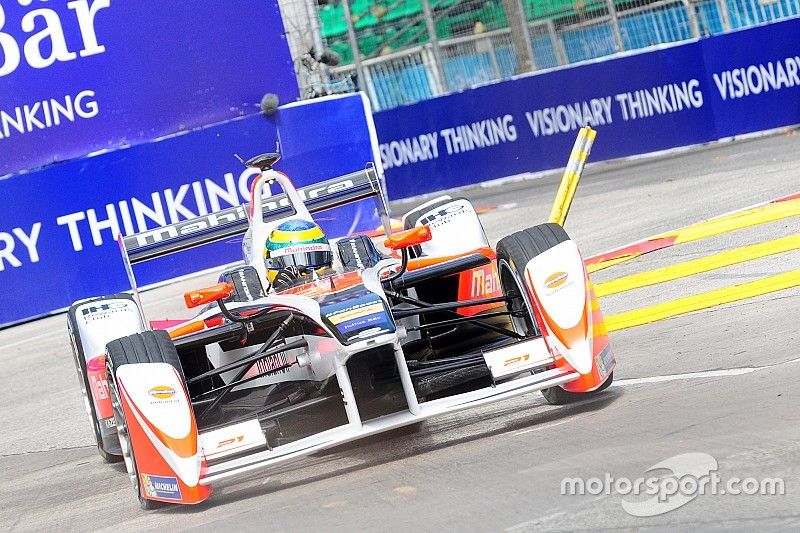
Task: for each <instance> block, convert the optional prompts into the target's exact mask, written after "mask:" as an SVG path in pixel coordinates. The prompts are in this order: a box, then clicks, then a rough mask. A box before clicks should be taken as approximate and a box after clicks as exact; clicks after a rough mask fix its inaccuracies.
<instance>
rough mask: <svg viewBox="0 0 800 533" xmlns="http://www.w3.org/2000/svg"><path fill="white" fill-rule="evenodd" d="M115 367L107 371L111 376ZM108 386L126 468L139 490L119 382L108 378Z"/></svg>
mask: <svg viewBox="0 0 800 533" xmlns="http://www.w3.org/2000/svg"><path fill="white" fill-rule="evenodd" d="M112 372H113V369H111V368H108V369H107V373H108V375H109V376H112V375H113V373H112ZM108 388H109V389H110V391H111V407H112V409H113V410H114V420H115V421H116V423H117V436H118V437H119V446H120V449H121V450H122V459H123V460H124V461H125V469H126V470H127V471H128V477H129V478H130V481H131V485H133V488H134V489H135V490H136V492H137V493H138V492H139V475H138V473H137V472H136V460H135V459H134V457H133V449H132V448H131V438H130V433H129V432H128V425H127V423H126V420H125V414H124V413H123V410H122V402H121V401H120V398H119V391H118V390H117V384H116V382H115V381H114V380H112V379H109V380H108Z"/></svg>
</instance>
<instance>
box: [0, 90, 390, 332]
mask: <svg viewBox="0 0 800 533" xmlns="http://www.w3.org/2000/svg"><path fill="white" fill-rule="evenodd" d="M342 109H344V110H345V113H344V114H343V113H342V112H340V111H341V110H342ZM284 112H285V113H286V114H287V115H288V118H292V117H296V118H297V119H298V120H287V117H283V114H284ZM365 113H366V109H365V107H364V100H363V99H362V96H361V95H349V96H347V97H340V98H335V99H330V100H312V101H309V102H304V103H303V104H300V105H293V106H290V107H289V108H288V109H286V110H285V111H284V110H279V111H278V113H277V115H276V118H277V119H278V120H277V122H283V123H285V124H284V125H281V126H279V129H280V132H281V138H282V141H283V142H282V144H283V148H284V150H285V152H286V154H287V157H286V159H285V160H283V161H281V162H279V163H278V164H277V165H276V168H277V169H278V170H281V171H284V172H286V173H287V174H288V175H289V176H290V177H291V178H292V180H293V182H294V183H295V185H296V186H297V187H302V186H305V185H310V184H312V183H317V182H320V181H324V180H326V179H330V178H333V177H336V176H340V175H343V174H347V173H350V172H353V171H356V170H361V169H363V168H364V166H365V165H366V163H367V162H369V161H371V160H372V157H373V150H374V149H373V145H372V144H371V140H370V139H371V138H372V136H371V135H370V132H369V126H370V124H371V120H370V118H369V116H368V115H366V114H365ZM300 119H302V120H300ZM343 123H346V124H348V127H347V128H341V127H340V126H341V124H343ZM300 130H305V131H307V132H308V131H312V132H314V133H313V135H311V134H306V136H305V137H303V136H302V135H301V133H300ZM331 135H333V136H334V137H333V138H331ZM277 139H278V131H276V124H275V121H272V120H268V119H267V118H265V117H264V116H262V115H257V116H252V117H246V118H242V119H237V120H234V121H231V122H228V123H225V124H220V125H216V126H211V127H207V128H203V129H200V130H196V131H192V132H189V133H186V134H183V135H177V136H174V137H169V138H165V139H162V140H160V141H154V142H149V143H144V144H140V145H138V146H133V147H131V148H127V149H122V150H116V151H113V152H108V153H104V154H100V155H97V156H94V157H87V158H81V159H75V160H72V161H69V162H66V163H62V164H58V165H52V166H49V167H47V168H44V169H42V170H40V171H37V172H32V173H29V174H20V175H16V176H13V177H10V178H6V179H1V180H0V286H2V287H3V291H2V296H0V325H2V324H8V323H11V322H16V321H19V320H23V319H25V318H29V317H33V316H38V315H42V314H47V313H49V312H51V311H53V310H55V309H59V308H64V307H66V306H69V305H70V304H71V303H72V302H73V301H74V300H77V299H79V298H85V297H88V296H95V295H103V294H112V293H114V292H117V291H122V290H126V289H128V288H129V286H128V281H127V277H126V275H125V271H124V268H123V263H122V259H121V257H120V252H119V249H118V247H117V243H116V241H115V238H116V235H117V234H119V233H123V234H125V235H130V234H132V233H136V232H140V231H143V230H146V229H152V228H156V227H159V226H164V225H167V224H172V223H175V222H178V221H182V220H187V219H190V218H193V217H196V216H198V215H205V214H208V213H211V212H214V211H219V210H220V209H224V208H227V207H230V206H236V205H240V204H241V203H243V202H247V201H249V199H250V192H249V185H250V184H251V183H252V178H253V177H254V175H255V174H256V173H257V171H255V170H253V169H248V168H245V167H244V166H243V165H241V164H240V163H239V162H238V161H237V159H236V158H235V154H239V155H241V156H242V157H245V158H246V157H250V156H253V155H256V154H259V153H263V152H269V151H274V149H275V146H276V142H277ZM375 149H376V148H375ZM272 192H275V193H277V192H278V191H277V188H276V190H275V191H272ZM332 213H335V216H332V215H327V214H326V212H322V213H320V214H319V215H318V216H317V217H316V218H317V220H318V222H319V223H320V225H321V226H322V228H323V230H324V231H325V232H326V233H327V235H328V236H329V237H335V236H341V235H344V234H347V233H350V232H358V231H366V230H373V229H375V228H377V227H378V226H379V225H380V220H379V218H378V217H377V213H376V210H375V205H374V203H371V202H370V201H363V202H358V203H356V204H353V205H348V206H344V207H342V208H338V209H336V210H335V211H332ZM241 259H242V253H241V236H240V237H238V238H232V239H230V240H228V241H221V242H217V243H213V244H210V245H207V246H202V247H199V248H194V249H191V250H188V251H186V252H180V253H176V254H172V255H169V256H166V257H164V258H160V259H156V260H153V261H151V262H147V263H144V264H142V265H140V266H136V267H135V271H136V276H137V279H138V281H139V283H140V284H141V285H146V284H151V283H155V282H159V281H163V280H167V279H170V278H173V277H176V276H180V275H184V274H189V273H192V272H197V271H200V270H203V269H206V268H212V267H216V266H219V265H223V264H227V263H232V262H235V261H239V260H241Z"/></svg>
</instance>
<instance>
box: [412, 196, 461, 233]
mask: <svg viewBox="0 0 800 533" xmlns="http://www.w3.org/2000/svg"><path fill="white" fill-rule="evenodd" d="M467 213H468V211H467V207H466V202H457V203H452V204H447V205H446V206H443V207H441V208H438V209H437V210H436V211H433V212H428V213H426V214H425V216H424V217H422V218H420V219H419V220H418V221H417V225H418V226H424V225H426V224H427V225H428V226H430V227H432V228H436V227H439V226H444V225H445V224H448V223H449V222H450V221H452V220H453V218H455V217H457V216H460V215H466V214H467Z"/></svg>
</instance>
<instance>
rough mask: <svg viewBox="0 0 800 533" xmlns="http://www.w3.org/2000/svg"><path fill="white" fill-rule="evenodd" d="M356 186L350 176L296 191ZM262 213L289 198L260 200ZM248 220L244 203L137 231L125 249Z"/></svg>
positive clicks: (306, 196) (313, 195)
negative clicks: (261, 201) (140, 231)
mask: <svg viewBox="0 0 800 533" xmlns="http://www.w3.org/2000/svg"><path fill="white" fill-rule="evenodd" d="M354 187H355V183H354V182H353V180H351V179H343V180H341V181H336V182H333V183H326V184H325V185H324V186H311V187H306V188H304V189H299V190H298V191H297V193H298V195H300V198H302V199H303V201H306V200H314V199H317V198H321V197H325V196H329V195H333V194H336V193H339V192H342V191H346V190H348V189H352V188H354ZM262 206H263V209H264V214H265V215H267V214H268V213H269V212H271V211H278V210H281V209H287V208H289V207H290V203H289V200H288V198H286V196H285V195H281V196H276V197H273V198H268V199H265V200H264V201H263V203H262ZM243 223H247V213H246V212H245V208H244V206H241V205H240V206H237V207H231V208H228V209H225V210H222V211H219V212H217V213H211V214H208V215H204V216H200V217H196V218H192V219H189V220H185V221H182V222H178V223H177V224H172V225H170V226H164V227H161V228H156V229H153V230H149V231H144V232H142V233H137V234H136V235H133V236H131V237H128V238H126V240H125V245H126V246H127V248H128V252H131V251H133V250H136V249H138V248H141V247H144V246H149V245H152V244H158V243H161V242H164V241H169V240H172V239H176V238H179V237H187V236H191V235H195V234H198V233H203V232H206V231H209V230H213V229H216V228H221V227H224V226H233V225H238V224H243Z"/></svg>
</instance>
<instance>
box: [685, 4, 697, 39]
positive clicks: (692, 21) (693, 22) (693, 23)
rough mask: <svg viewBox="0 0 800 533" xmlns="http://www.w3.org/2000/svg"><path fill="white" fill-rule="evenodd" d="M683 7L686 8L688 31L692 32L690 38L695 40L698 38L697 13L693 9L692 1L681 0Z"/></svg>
mask: <svg viewBox="0 0 800 533" xmlns="http://www.w3.org/2000/svg"><path fill="white" fill-rule="evenodd" d="M683 5H684V6H685V7H686V18H688V19H689V31H691V32H692V37H694V38H695V39H697V38H698V37H700V24H699V23H698V22H697V11H696V10H695V8H694V4H693V3H692V0H683Z"/></svg>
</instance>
